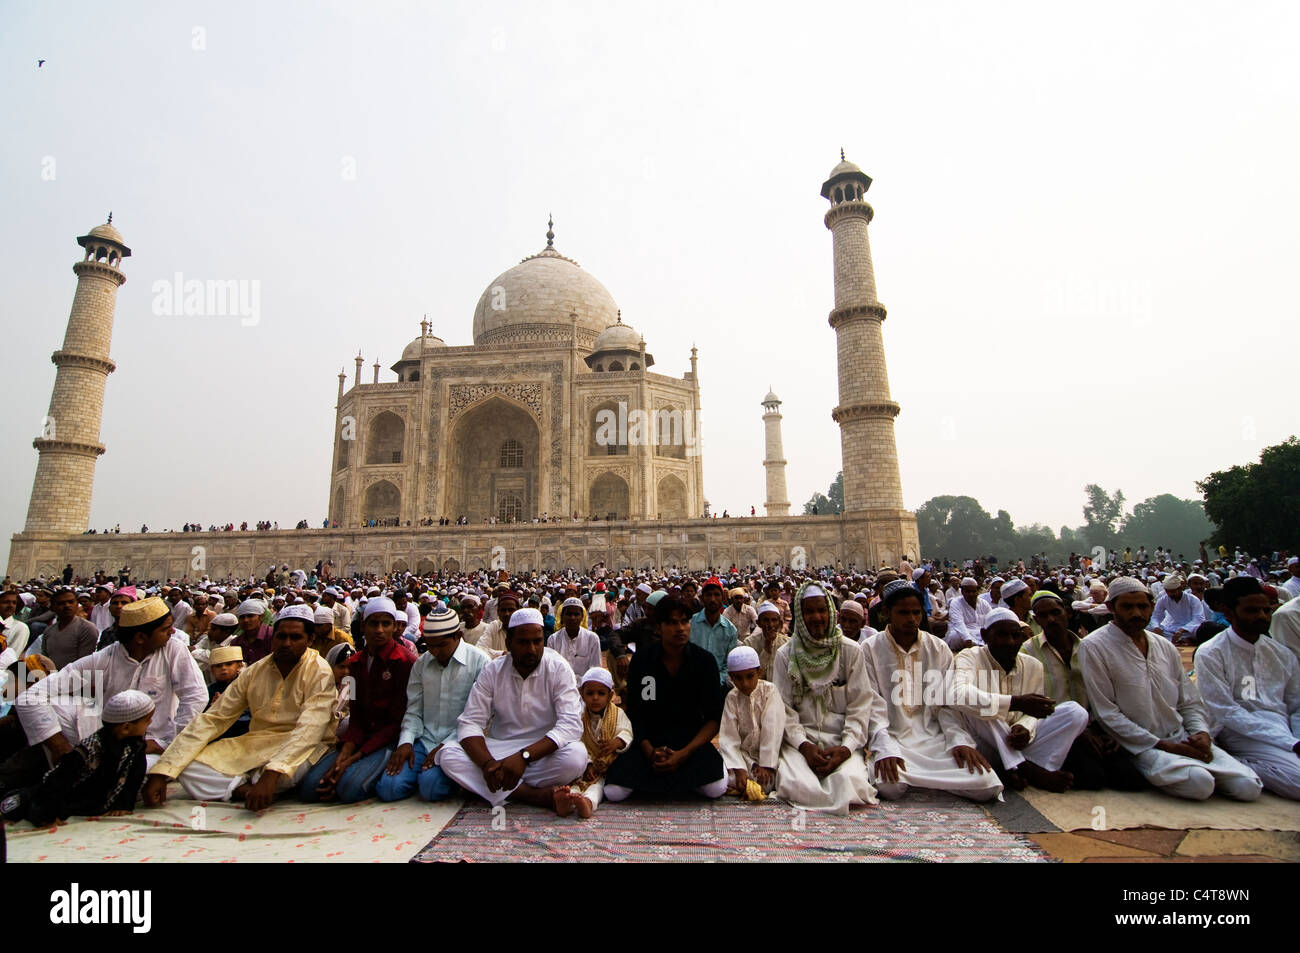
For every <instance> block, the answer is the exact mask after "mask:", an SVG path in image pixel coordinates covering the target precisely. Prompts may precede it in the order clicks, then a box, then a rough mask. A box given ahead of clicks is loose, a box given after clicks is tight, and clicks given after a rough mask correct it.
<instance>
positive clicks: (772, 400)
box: [763, 389, 781, 404]
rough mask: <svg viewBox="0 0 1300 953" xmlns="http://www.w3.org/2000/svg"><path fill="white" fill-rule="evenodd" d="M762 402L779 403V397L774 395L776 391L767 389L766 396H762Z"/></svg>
mask: <svg viewBox="0 0 1300 953" xmlns="http://www.w3.org/2000/svg"><path fill="white" fill-rule="evenodd" d="M763 403H765V404H779V403H781V398H780V397H777V396H776V391H774V390H771V389H769V390H768V392H767V396H766V397H764V398H763Z"/></svg>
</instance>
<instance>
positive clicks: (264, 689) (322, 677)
mask: <svg viewBox="0 0 1300 953" xmlns="http://www.w3.org/2000/svg"><path fill="white" fill-rule="evenodd" d="M337 699H338V690H337V689H336V688H335V687H334V673H333V672H332V671H331V670H330V667H329V665H328V664H327V663H326V661H325V660H324V659H323V658H321V657H320V654H319V653H317V652H316V651H315V650H313V649H307V651H306V652H304V653H303V655H302V658H300V659H299V660H298V664H297V665H295V666H294V667H293V670H292V671H291V672H290V673H289V677H288V678H283V677H281V675H280V669H279V668H278V667H277V666H276V664H275V658H274V657H273V656H270V655H268V656H267V657H266V658H264V659H261V660H260V661H258V662H255V663H254V664H252V665H250V666H249V667H248V668H246V669H244V670H243V671H242V672H240V673H239V677H238V678H236V679H235V680H234V681H233V682H231V683H230V685H229V687H227V688H226V690H225V691H224V692H222V693H221V697H220V698H218V699H217V701H216V703H215V704H213V706H212V707H211V708H209V709H208V710H207V711H205V712H204V713H203V714H201V715H199V716H198V717H197V718H195V719H194V720H193V721H191V722H190V723H189V724H188V725H187V726H186V727H185V730H184V731H182V732H181V733H180V734H179V735H177V736H176V739H175V740H174V741H172V743H171V744H170V745H168V746H167V750H166V751H165V752H163V756H162V757H161V758H160V759H159V760H158V763H157V764H155V765H154V766H153V768H151V769H150V771H149V773H150V774H161V775H165V776H166V777H169V778H175V777H176V776H178V775H179V774H180V773H181V772H182V771H184V770H185V768H186V767H187V766H188V765H189V763H190V762H191V761H196V760H197V761H201V762H202V763H203V764H206V765H208V766H209V767H211V768H215V769H216V770H218V771H220V772H221V773H222V774H228V775H230V776H231V777H235V776H237V775H241V774H247V773H248V772H250V771H255V770H256V769H258V768H263V767H264V768H265V769H266V770H268V771H278V772H280V773H281V774H293V772H294V770H295V769H296V768H297V767H298V765H300V764H302V763H303V762H304V761H308V762H311V763H315V762H316V760H317V759H319V758H320V757H321V755H323V754H324V753H325V752H326V751H327V750H328V749H329V747H330V746H331V745H332V744H333V743H334V729H333V725H334V703H335V701H336V700H337ZM245 710H248V711H249V712H250V713H251V714H252V722H251V723H250V724H249V727H248V733H247V734H245V735H241V736H239V737H238V738H222V739H221V740H220V741H213V739H214V738H218V737H220V736H221V734H222V733H223V732H225V730H226V729H227V728H229V727H230V726H231V725H233V724H234V723H235V722H236V720H238V718H239V716H240V715H242V714H243V713H244V711H245Z"/></svg>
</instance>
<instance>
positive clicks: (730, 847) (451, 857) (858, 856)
mask: <svg viewBox="0 0 1300 953" xmlns="http://www.w3.org/2000/svg"><path fill="white" fill-rule="evenodd" d="M737 860H741V861H832V862H834V861H841V862H874V861H890V860H902V861H920V862H927V863H946V862H971V861H1038V862H1043V861H1048V860H1050V858H1049V857H1048V855H1047V854H1046V853H1044V852H1043V851H1041V850H1040V849H1039V848H1038V847H1036V846H1035V845H1033V844H1032V843H1030V842H1029V841H1027V840H1025V839H1024V838H1023V837H1021V836H1020V835H1018V834H1012V833H1009V832H1007V831H1006V830H1004V829H1003V828H1002V827H1001V826H999V825H998V824H997V823H996V822H995V821H993V820H992V819H990V817H989V816H988V814H986V813H985V812H984V810H983V809H982V808H981V807H980V806H979V805H978V804H974V803H971V802H969V801H965V800H962V799H960V798H957V797H955V796H953V795H948V794H943V793H941V792H937V791H919V790H914V791H912V792H910V793H909V794H908V795H907V796H906V797H905V798H903V799H902V800H901V801H896V802H888V801H882V802H881V803H880V804H879V805H875V806H871V807H865V808H859V809H855V810H853V811H852V813H850V814H849V816H848V817H838V816H834V815H827V814H818V813H816V812H812V811H799V810H796V809H794V808H792V807H790V805H788V804H785V803H783V802H780V801H775V800H769V801H763V802H759V803H744V802H741V801H739V800H736V799H734V798H723V799H721V800H718V801H714V802H711V803H710V802H704V801H699V800H695V801H677V802H662V801H648V800H646V801H641V800H636V799H633V800H629V801H625V802H623V803H620V804H608V803H607V804H602V805H601V806H600V809H599V810H598V811H597V812H596V814H595V816H594V817H592V818H591V819H590V820H586V821H582V820H578V819H577V818H574V817H570V818H557V817H556V816H555V815H554V814H550V813H549V812H546V811H543V810H541V809H539V808H530V807H522V806H520V807H516V806H515V805H512V804H507V805H506V806H505V807H504V808H498V809H495V810H493V809H491V808H489V807H488V805H487V804H485V803H484V802H482V801H478V800H471V801H470V802H469V803H468V804H466V805H465V807H463V808H461V810H460V812H459V813H458V814H457V815H456V817H455V819H454V820H453V821H452V822H451V823H450V824H448V825H447V826H446V827H445V828H444V829H443V830H442V832H441V833H440V834H438V836H437V837H435V838H434V839H433V840H432V841H431V842H430V843H429V845H428V846H427V847H425V848H424V849H423V850H421V851H420V852H419V853H418V854H416V855H415V857H414V858H413V862H420V863H438V862H454V861H524V862H537V861H606V862H608V861H615V862H617V861H624V862H627V861H688V862H690V861H693V862H726V861H737Z"/></svg>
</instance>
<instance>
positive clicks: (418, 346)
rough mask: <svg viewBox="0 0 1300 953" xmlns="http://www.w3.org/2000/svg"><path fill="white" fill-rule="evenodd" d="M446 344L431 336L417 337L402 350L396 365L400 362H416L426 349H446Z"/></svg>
mask: <svg viewBox="0 0 1300 953" xmlns="http://www.w3.org/2000/svg"><path fill="white" fill-rule="evenodd" d="M446 346H447V342H446V341H444V340H443V339H442V338H440V337H434V336H433V335H432V334H429V335H426V336H422V337H418V338H416V339H415V340H414V341H412V342H411V343H410V344H408V345H406V347H404V348H402V356H401V358H400V359H399V361H398V363H399V364H400V363H401V362H402V361H418V360H419V359H420V357H421V355H423V354H424V349H425V348H426V347H446Z"/></svg>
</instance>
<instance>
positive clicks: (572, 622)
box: [546, 599, 600, 685]
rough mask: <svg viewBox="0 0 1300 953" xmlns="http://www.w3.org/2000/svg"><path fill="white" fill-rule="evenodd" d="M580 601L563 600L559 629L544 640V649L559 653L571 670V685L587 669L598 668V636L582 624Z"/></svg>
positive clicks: (576, 681) (576, 682)
mask: <svg viewBox="0 0 1300 953" xmlns="http://www.w3.org/2000/svg"><path fill="white" fill-rule="evenodd" d="M583 611H584V610H583V606H582V601H581V600H579V599H565V600H564V602H563V604H562V605H561V606H560V622H561V627H560V628H559V629H557V630H556V631H555V632H553V633H552V634H551V637H550V638H549V639H547V640H546V647H547V648H548V649H554V650H555V651H556V652H559V653H560V657H561V658H563V659H564V660H565V661H566V662H568V663H569V667H570V668H572V669H573V683H574V684H575V685H577V684H578V680H579V679H580V678H581V677H582V676H583V675H585V674H586V673H587V670H588V669H593V668H600V636H598V635H597V634H596V633H595V632H592V631H591V629H588V628H587V627H586V626H584V625H583V624H582V616H583Z"/></svg>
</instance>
